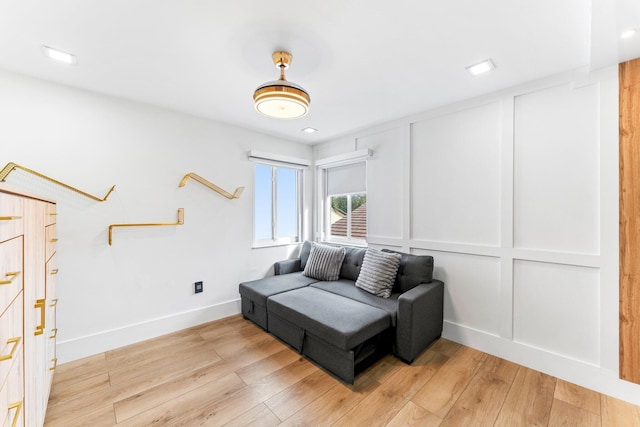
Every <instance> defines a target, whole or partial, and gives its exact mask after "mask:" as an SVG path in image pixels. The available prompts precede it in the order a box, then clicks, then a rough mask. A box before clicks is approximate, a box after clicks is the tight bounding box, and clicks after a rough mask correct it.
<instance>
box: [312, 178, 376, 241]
mask: <svg viewBox="0 0 640 427" xmlns="http://www.w3.org/2000/svg"><path fill="white" fill-rule="evenodd" d="M325 188H326V186H325ZM326 193H327V192H326V191H325V206H326V207H325V215H324V220H325V224H324V230H323V234H324V241H325V242H327V243H340V244H347V245H353V246H367V238H366V237H365V238H364V239H361V238H357V237H353V236H352V235H351V227H352V224H351V219H352V216H351V213H352V212H353V210H352V209H351V198H352V197H353V196H356V195H360V194H364V195H365V197H366V195H367V192H366V190H365V191H364V193H363V192H357V193H345V194H326ZM331 197H346V198H347V235H346V236H334V235H333V234H331V201H330V199H331ZM368 219H369V218H368V215H367V220H368ZM367 232H368V227H367ZM367 234H368V233H367Z"/></svg>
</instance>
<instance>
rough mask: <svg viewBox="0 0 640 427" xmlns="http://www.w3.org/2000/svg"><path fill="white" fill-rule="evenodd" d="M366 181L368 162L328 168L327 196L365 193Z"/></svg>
mask: <svg viewBox="0 0 640 427" xmlns="http://www.w3.org/2000/svg"><path fill="white" fill-rule="evenodd" d="M366 180H367V163H366V162H357V163H352V164H349V165H344V166H337V167H334V168H327V195H328V196H332V195H336V194H350V193H364V192H366V191H367V182H366Z"/></svg>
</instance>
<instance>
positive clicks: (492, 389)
mask: <svg viewBox="0 0 640 427" xmlns="http://www.w3.org/2000/svg"><path fill="white" fill-rule="evenodd" d="M116 425H117V426H119V427H120V426H136V427H140V426H200V425H202V426H248V425H255V426H277V425H282V426H385V425H386V426H509V427H512V426H525V425H526V426H603V427H604V426H615V427H620V426H640V407H637V406H634V405H631V404H628V403H626V402H623V401H620V400H617V399H614V398H611V397H608V396H605V395H601V394H599V393H596V392H594V391H591V390H587V389H585V388H582V387H579V386H576V385H574V384H569V383H567V382H564V381H562V380H559V379H556V378H554V377H550V376H548V375H545V374H542V373H540V372H536V371H533V370H531V369H527V368H525V367H523V366H519V365H516V364H514V363H511V362H508V361H506V360H503V359H499V358H497V357H494V356H491V355H488V354H486V353H482V352H480V351H477V350H474V349H472V348H469V347H465V346H461V345H459V344H456V343H453V342H451V341H447V340H445V339H440V340H438V341H437V342H436V343H435V344H433V345H432V346H431V347H430V348H429V349H427V350H426V351H425V352H424V353H422V355H421V356H420V357H419V358H418V359H417V360H416V361H415V362H414V363H413V364H412V365H406V364H404V363H402V362H400V361H399V360H397V359H396V358H395V357H393V356H387V357H385V358H383V359H382V360H380V361H379V362H378V363H376V364H375V365H373V366H372V367H371V368H369V369H368V370H367V371H365V372H364V373H362V374H361V375H360V376H358V378H357V380H356V383H355V384H354V385H353V386H349V385H345V384H344V383H342V382H340V381H339V380H337V379H335V378H334V377H333V376H331V375H329V374H327V373H326V372H325V371H323V370H322V369H320V368H319V367H318V366H316V365H314V364H313V363H311V362H309V361H308V360H306V359H304V358H301V357H300V356H299V355H298V354H297V353H296V352H295V351H294V350H292V349H291V348H289V347H288V346H286V345H285V344H283V343H281V342H280V341H278V340H277V339H276V338H274V337H272V336H271V335H269V334H268V333H266V332H264V331H262V330H261V329H259V328H258V327H256V326H255V325H253V324H252V323H250V322H248V321H246V320H244V319H242V317H241V316H239V315H238V316H232V317H229V318H226V319H222V320H219V321H216V322H212V323H208V324H205V325H201V326H198V327H194V328H190V329H186V330H183V331H180V332H176V333H173V334H170V335H166V336H163V337H160V338H156V339H153V340H149V341H145V342H141V343H137V344H134V345H130V346H127V347H123V348H120V349H116V350H112V351H108V352H106V353H102V354H99V355H96V356H92V357H88V358H85V359H81V360H77V361H74V362H71V363H67V364H63V365H60V366H58V368H57V370H56V373H55V376H54V380H53V387H52V390H51V396H50V399H49V406H48V409H47V417H46V421H45V426H50V427H55V426H64V427H75V426H91V427H100V426H116Z"/></svg>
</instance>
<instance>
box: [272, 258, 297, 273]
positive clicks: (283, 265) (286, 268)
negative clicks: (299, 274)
mask: <svg viewBox="0 0 640 427" xmlns="http://www.w3.org/2000/svg"><path fill="white" fill-rule="evenodd" d="M300 265H301V264H300V258H297V259H288V260H285V261H278V262H276V263H275V264H273V274H275V275H276V276H279V275H281V274H289V273H295V272H296V271H302V268H301V266H300Z"/></svg>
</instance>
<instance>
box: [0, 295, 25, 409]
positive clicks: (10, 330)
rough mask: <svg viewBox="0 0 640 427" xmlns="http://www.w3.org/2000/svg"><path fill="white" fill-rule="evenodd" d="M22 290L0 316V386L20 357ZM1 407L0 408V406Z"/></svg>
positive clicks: (22, 342)
mask: <svg viewBox="0 0 640 427" xmlns="http://www.w3.org/2000/svg"><path fill="white" fill-rule="evenodd" d="M23 344H24V339H23V334H22V292H21V293H20V294H18V296H17V297H16V299H15V300H14V301H13V304H11V305H10V306H9V308H8V309H7V310H6V311H5V312H4V314H3V315H2V316H0V386H1V385H2V384H4V382H5V380H6V379H7V375H8V374H9V372H10V371H11V369H12V367H13V365H14V364H15V363H16V361H17V360H18V359H22V356H21V354H22V352H21V349H22V346H23ZM0 409H1V408H0Z"/></svg>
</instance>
